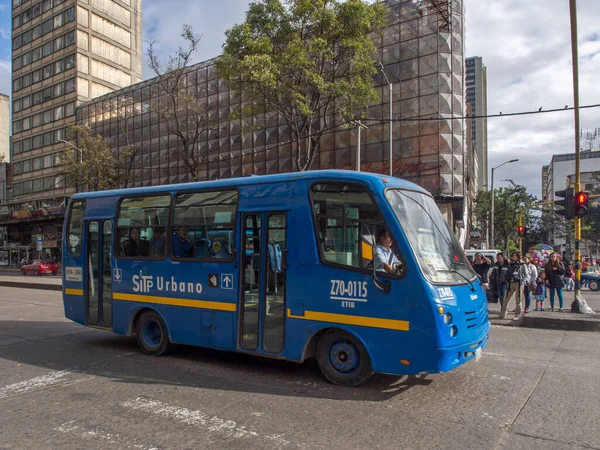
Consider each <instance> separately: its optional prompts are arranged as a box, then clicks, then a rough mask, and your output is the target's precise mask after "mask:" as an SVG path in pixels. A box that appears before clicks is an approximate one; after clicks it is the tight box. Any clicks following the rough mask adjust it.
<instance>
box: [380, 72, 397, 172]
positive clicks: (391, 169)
mask: <svg viewBox="0 0 600 450" xmlns="http://www.w3.org/2000/svg"><path fill="white" fill-rule="evenodd" d="M378 64H379V68H380V70H381V74H382V75H383V78H385V81H386V82H387V84H388V86H389V91H390V92H389V93H390V117H389V119H390V155H389V158H390V177H391V176H393V175H394V173H393V168H392V123H393V120H392V111H393V106H392V88H393V84H392V83H391V82H390V80H389V78H388V77H387V75H386V74H385V70H384V68H383V64H381V63H378Z"/></svg>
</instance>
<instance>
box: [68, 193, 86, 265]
mask: <svg viewBox="0 0 600 450" xmlns="http://www.w3.org/2000/svg"><path fill="white" fill-rule="evenodd" d="M84 214H85V202H73V204H72V205H71V212H70V213H69V224H68V230H67V236H68V240H67V245H68V247H69V252H71V255H73V257H75V258H79V257H80V256H81V241H82V239H83V217H84Z"/></svg>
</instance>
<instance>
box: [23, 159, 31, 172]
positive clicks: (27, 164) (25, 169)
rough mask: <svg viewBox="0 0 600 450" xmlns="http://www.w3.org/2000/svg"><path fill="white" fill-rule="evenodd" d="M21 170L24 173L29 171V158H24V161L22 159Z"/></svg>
mask: <svg viewBox="0 0 600 450" xmlns="http://www.w3.org/2000/svg"><path fill="white" fill-rule="evenodd" d="M23 172H24V173H27V172H31V160H30V159H26V160H25V161H23Z"/></svg>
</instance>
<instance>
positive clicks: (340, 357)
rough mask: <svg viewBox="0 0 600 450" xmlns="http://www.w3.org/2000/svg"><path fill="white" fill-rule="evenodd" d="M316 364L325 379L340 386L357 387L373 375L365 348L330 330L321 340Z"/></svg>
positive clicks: (345, 335) (347, 334)
mask: <svg viewBox="0 0 600 450" xmlns="http://www.w3.org/2000/svg"><path fill="white" fill-rule="evenodd" d="M317 362H318V363H319V368H320V369H321V372H322V373H323V375H324V376H325V378H327V379H328V380H329V381H331V382H332V383H333V384H337V385H340V386H358V385H361V384H363V383H366V382H367V381H369V379H370V378H371V376H372V375H373V368H372V366H371V358H369V354H368V353H367V350H366V349H365V347H364V346H363V345H362V343H361V342H360V341H359V340H358V339H356V338H355V337H354V336H352V335H351V334H349V333H346V332H344V331H341V330H330V331H328V332H327V333H325V335H324V336H323V337H322V338H321V340H320V341H319V346H318V348H317Z"/></svg>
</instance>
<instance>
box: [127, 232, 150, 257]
mask: <svg viewBox="0 0 600 450" xmlns="http://www.w3.org/2000/svg"><path fill="white" fill-rule="evenodd" d="M148 252H149V245H148V241H146V240H143V239H140V229H139V228H130V229H129V238H128V239H127V240H126V241H125V242H123V243H122V244H121V255H123V256H148Z"/></svg>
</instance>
